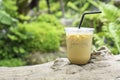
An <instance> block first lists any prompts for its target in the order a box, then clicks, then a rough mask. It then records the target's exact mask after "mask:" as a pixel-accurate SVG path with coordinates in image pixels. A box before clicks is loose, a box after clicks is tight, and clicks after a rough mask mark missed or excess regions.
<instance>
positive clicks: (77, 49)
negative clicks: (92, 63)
mask: <svg viewBox="0 0 120 80" xmlns="http://www.w3.org/2000/svg"><path fill="white" fill-rule="evenodd" d="M92 35H93V28H80V29H77V28H67V29H66V43H67V57H68V59H69V60H70V62H71V63H74V64H86V63H87V62H88V61H89V59H90V55H91V47H92Z"/></svg>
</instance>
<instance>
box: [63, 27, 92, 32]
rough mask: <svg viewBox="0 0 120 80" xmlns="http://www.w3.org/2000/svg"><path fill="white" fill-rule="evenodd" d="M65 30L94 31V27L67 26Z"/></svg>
mask: <svg viewBox="0 0 120 80" xmlns="http://www.w3.org/2000/svg"><path fill="white" fill-rule="evenodd" d="M65 31H66V32H75V31H77V32H91V31H92V32H93V31H94V28H88V27H81V28H80V29H79V28H77V27H67V28H65Z"/></svg>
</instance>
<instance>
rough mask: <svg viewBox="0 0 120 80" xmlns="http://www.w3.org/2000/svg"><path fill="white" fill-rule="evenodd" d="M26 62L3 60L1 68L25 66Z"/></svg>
mask: <svg viewBox="0 0 120 80" xmlns="http://www.w3.org/2000/svg"><path fill="white" fill-rule="evenodd" d="M25 64H26V62H25V61H23V60H21V59H16V58H12V59H3V60H0V66H7V67H16V66H23V65H25Z"/></svg>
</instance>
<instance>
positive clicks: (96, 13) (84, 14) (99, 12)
mask: <svg viewBox="0 0 120 80" xmlns="http://www.w3.org/2000/svg"><path fill="white" fill-rule="evenodd" d="M97 13H102V12H101V11H95V12H84V13H83V14H82V18H81V20H80V24H79V27H78V28H79V29H80V27H81V25H82V22H83V19H84V16H85V15H86V14H97Z"/></svg>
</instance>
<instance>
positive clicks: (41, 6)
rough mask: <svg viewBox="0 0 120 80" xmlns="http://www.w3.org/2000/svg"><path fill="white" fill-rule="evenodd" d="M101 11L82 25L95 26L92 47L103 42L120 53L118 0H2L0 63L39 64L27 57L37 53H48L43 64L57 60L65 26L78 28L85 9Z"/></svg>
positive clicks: (85, 20)
mask: <svg viewBox="0 0 120 80" xmlns="http://www.w3.org/2000/svg"><path fill="white" fill-rule="evenodd" d="M99 10H100V11H102V13H101V14H95V15H86V16H85V19H84V21H83V24H82V26H85V27H93V28H94V29H95V31H94V38H93V49H97V48H99V47H100V46H103V45H104V46H107V47H108V48H109V49H110V50H111V51H112V53H113V54H120V36H119V34H120V1H119V0H0V66H24V65H28V64H36V62H34V61H35V60H34V59H33V60H30V59H31V58H30V59H29V58H28V57H29V56H31V55H32V56H33V54H34V53H36V52H37V53H38V52H40V53H42V54H43V55H45V56H47V60H44V61H42V62H40V63H43V62H46V61H50V60H53V59H55V57H54V56H56V54H58V53H56V52H57V51H59V49H60V47H61V46H65V32H64V28H65V27H69V26H74V27H77V26H78V25H79V21H80V18H81V15H82V13H83V12H85V11H99ZM61 20H64V21H61ZM62 22H64V23H65V24H66V25H65V24H63V23H62ZM51 53H53V54H51ZM42 54H40V57H41V56H42V57H41V58H42V59H43V58H44V59H45V58H46V57H45V56H43V55H42ZM59 55H61V54H58V55H57V57H58V56H59ZM32 56H31V57H32ZM51 56H52V57H51ZM48 57H49V58H50V59H49V58H48ZM36 61H37V60H36ZM38 63H39V62H38Z"/></svg>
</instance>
